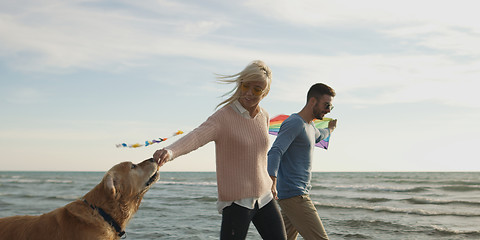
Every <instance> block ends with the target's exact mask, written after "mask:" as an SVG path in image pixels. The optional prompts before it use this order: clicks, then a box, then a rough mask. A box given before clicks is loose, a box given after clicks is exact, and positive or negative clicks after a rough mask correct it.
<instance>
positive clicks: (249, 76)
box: [217, 60, 272, 108]
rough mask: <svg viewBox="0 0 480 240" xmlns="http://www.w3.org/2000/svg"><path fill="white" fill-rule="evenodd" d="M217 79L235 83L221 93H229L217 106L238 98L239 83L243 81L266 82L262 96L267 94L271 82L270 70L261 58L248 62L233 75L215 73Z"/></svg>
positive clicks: (222, 81) (221, 81)
mask: <svg viewBox="0 0 480 240" xmlns="http://www.w3.org/2000/svg"><path fill="white" fill-rule="evenodd" d="M217 81H218V82H219V83H225V84H230V83H235V87H234V88H233V89H232V90H231V91H229V92H227V93H225V94H224V95H222V97H225V96H228V95H231V96H230V97H229V98H228V99H227V100H225V101H223V102H221V103H220V104H218V106H217V108H219V107H220V106H222V105H229V104H231V103H232V102H234V101H236V100H238V99H239V98H240V84H242V83H244V82H254V81H260V82H265V83H267V86H266V87H265V89H264V90H263V94H262V98H264V97H265V96H267V94H268V92H269V91H270V85H271V84H272V70H271V69H270V68H269V67H268V66H267V64H265V63H264V62H263V61H261V60H255V61H253V62H251V63H249V64H248V65H247V66H246V67H245V68H244V69H243V70H242V71H241V72H239V73H237V74H234V75H220V74H217Z"/></svg>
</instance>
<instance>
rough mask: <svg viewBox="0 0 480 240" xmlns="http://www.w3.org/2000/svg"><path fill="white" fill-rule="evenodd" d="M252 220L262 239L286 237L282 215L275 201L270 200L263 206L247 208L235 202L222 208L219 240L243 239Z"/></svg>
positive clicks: (280, 239)
mask: <svg viewBox="0 0 480 240" xmlns="http://www.w3.org/2000/svg"><path fill="white" fill-rule="evenodd" d="M250 222H253V225H255V228H257V231H258V233H259V234H260V236H262V239H272V240H283V239H285V240H286V239H287V234H286V231H285V226H284V224H283V219H282V215H281V214H280V210H279V208H278V206H277V203H276V202H275V201H274V200H272V201H270V202H269V203H268V204H267V205H265V206H264V207H263V208H261V209H259V208H258V203H257V204H255V208H254V209H248V208H245V207H242V206H239V205H237V204H235V203H232V205H230V206H228V207H226V208H224V209H223V213H222V229H221V230H220V239H221V240H243V239H245V238H246V237H247V233H248V227H249V226H250Z"/></svg>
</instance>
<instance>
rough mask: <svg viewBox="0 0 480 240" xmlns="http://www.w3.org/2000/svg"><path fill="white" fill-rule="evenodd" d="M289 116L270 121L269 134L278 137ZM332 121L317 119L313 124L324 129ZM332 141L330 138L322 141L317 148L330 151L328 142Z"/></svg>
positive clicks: (280, 116)
mask: <svg viewBox="0 0 480 240" xmlns="http://www.w3.org/2000/svg"><path fill="white" fill-rule="evenodd" d="M288 117H289V115H283V114H282V115H278V116H276V117H274V118H272V119H270V126H269V128H268V133H270V134H272V135H275V136H276V135H278V131H279V130H280V126H281V125H282V123H283V121H285V119H287V118H288ZM331 120H332V119H331V118H323V119H322V120H318V119H315V120H314V121H313V124H314V125H315V127H316V128H318V129H322V128H328V122H330V121H331ZM329 140H330V136H328V137H327V138H325V139H323V140H321V141H320V142H318V143H317V144H315V146H317V147H320V148H323V149H328V141H329Z"/></svg>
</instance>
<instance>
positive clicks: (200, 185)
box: [0, 172, 480, 240]
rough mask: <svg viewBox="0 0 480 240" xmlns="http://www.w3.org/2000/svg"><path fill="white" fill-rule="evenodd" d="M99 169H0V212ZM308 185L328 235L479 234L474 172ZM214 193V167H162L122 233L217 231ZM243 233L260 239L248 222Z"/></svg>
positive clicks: (34, 207)
mask: <svg viewBox="0 0 480 240" xmlns="http://www.w3.org/2000/svg"><path fill="white" fill-rule="evenodd" d="M103 174H104V173H100V172H0V217H5V216H11V215H25V214H28V215H39V214H42V213H45V212H49V211H51V210H53V209H55V208H58V207H61V206H64V205H65V204H67V203H69V202H71V201H74V200H76V199H78V198H80V197H82V196H83V195H84V194H85V193H87V192H88V191H89V190H90V189H92V188H93V187H94V186H95V185H96V184H98V183H99V182H100V180H101V179H102V177H103ZM312 186H313V188H312V191H311V198H312V200H313V201H314V202H315V205H316V207H317V210H318V212H319V215H320V217H321V219H322V221H323V224H324V226H325V229H326V231H327V233H328V234H329V237H330V238H331V239H348V240H350V239H480V172H465V173H464V172H462V173H433V172H428V173H424V172H407V173H404V172H402V173H384V172H379V173H376V172H368V173H343V172H342V173H336V172H328V173H324V172H321V173H314V174H313V177H312ZM216 196H217V193H216V179H215V173H211V172H207V173H206V172H201V173H192V172H161V178H160V180H159V182H157V183H156V184H155V185H153V186H152V188H151V189H150V191H149V192H148V193H147V194H146V195H145V197H144V199H143V201H142V204H141V206H140V209H139V211H138V212H137V214H136V215H135V217H134V218H133V219H132V220H131V221H130V224H129V225H128V227H127V229H126V232H127V239H189V240H192V239H218V236H219V231H220V222H221V215H220V214H218V212H217V210H216V200H217V198H216ZM247 239H260V236H259V235H258V233H257V232H256V229H255V227H254V226H253V224H252V225H251V226H250V230H249V233H248V238H247ZM299 239H302V238H301V237H299Z"/></svg>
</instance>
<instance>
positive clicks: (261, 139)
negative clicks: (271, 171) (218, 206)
mask: <svg viewBox="0 0 480 240" xmlns="http://www.w3.org/2000/svg"><path fill="white" fill-rule="evenodd" d="M268 122H269V116H268V113H267V112H266V111H265V110H264V109H262V111H260V112H259V113H258V114H257V115H256V116H255V117H254V118H252V119H247V118H244V117H242V116H241V115H240V114H239V113H237V112H235V110H233V109H232V107H231V106H230V105H227V106H224V107H222V108H221V109H219V110H218V111H217V112H215V113H214V114H213V115H212V116H210V117H209V118H208V119H207V121H205V122H204V123H202V124H201V125H200V126H199V127H198V128H196V129H194V130H193V131H192V132H190V133H189V134H187V135H186V136H184V137H183V138H181V139H179V140H178V141H176V142H175V143H173V144H171V145H170V146H168V147H166V148H167V149H170V150H172V153H173V156H172V159H174V158H176V157H179V156H181V155H184V154H187V153H189V152H191V151H193V150H195V149H197V148H199V147H202V146H204V145H205V144H207V143H208V142H211V141H215V153H216V165H217V166H216V169H217V186H218V200H219V201H235V200H239V199H243V198H250V197H260V196H261V195H263V194H265V192H268V191H269V189H270V187H271V186H272V180H271V178H270V176H269V175H268V172H267V151H268V148H269V137H268Z"/></svg>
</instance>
